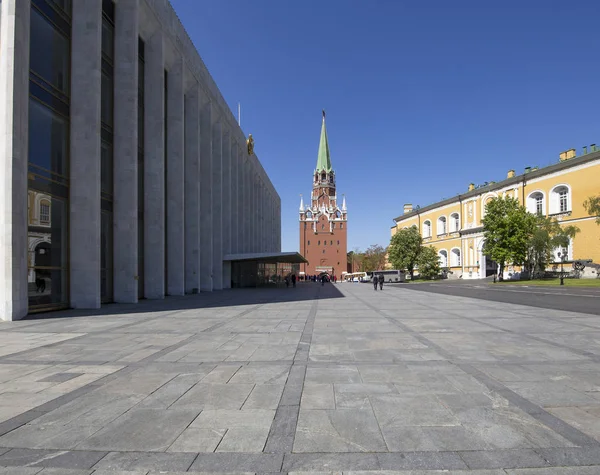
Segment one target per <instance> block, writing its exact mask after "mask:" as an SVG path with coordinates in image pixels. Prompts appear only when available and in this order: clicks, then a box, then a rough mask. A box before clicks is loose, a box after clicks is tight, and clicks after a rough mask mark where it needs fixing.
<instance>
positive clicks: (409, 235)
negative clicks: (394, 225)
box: [388, 226, 423, 279]
mask: <svg viewBox="0 0 600 475" xmlns="http://www.w3.org/2000/svg"><path fill="white" fill-rule="evenodd" d="M422 242H423V240H422V238H421V234H420V233H419V230H418V229H417V228H416V227H414V226H413V227H410V228H407V229H400V230H399V231H398V232H397V233H396V234H394V235H393V236H392V239H391V241H390V246H389V247H388V259H389V261H390V262H391V264H392V267H393V268H394V269H398V270H406V271H408V273H409V274H410V278H411V279H412V278H413V276H414V272H415V266H416V265H417V259H418V257H419V254H420V253H421V249H422V247H423V246H422Z"/></svg>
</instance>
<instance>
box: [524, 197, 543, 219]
mask: <svg viewBox="0 0 600 475" xmlns="http://www.w3.org/2000/svg"><path fill="white" fill-rule="evenodd" d="M545 201H546V199H545V196H544V193H543V192H541V191H534V192H533V193H531V194H530V195H529V196H528V197H527V211H529V212H530V213H532V214H537V215H540V216H543V215H545V214H546V204H545Z"/></svg>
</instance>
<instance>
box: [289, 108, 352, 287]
mask: <svg viewBox="0 0 600 475" xmlns="http://www.w3.org/2000/svg"><path fill="white" fill-rule="evenodd" d="M299 219H300V254H302V255H303V256H304V257H305V258H306V260H307V261H308V264H306V263H304V264H301V272H304V273H305V274H306V275H320V274H328V275H330V276H334V275H335V276H341V274H342V272H345V271H346V262H347V256H346V254H347V247H348V240H347V236H348V226H347V225H348V212H347V209H346V198H345V197H342V205H341V207H340V206H338V199H337V191H336V184H335V171H334V170H333V168H332V167H331V156H330V153H329V142H328V139H327V129H326V127H325V112H323V123H322V125H321V138H320V141H319V154H318V158H317V167H316V168H315V171H314V173H313V177H312V193H311V197H310V205H307V206H305V205H304V200H303V198H300V210H299Z"/></svg>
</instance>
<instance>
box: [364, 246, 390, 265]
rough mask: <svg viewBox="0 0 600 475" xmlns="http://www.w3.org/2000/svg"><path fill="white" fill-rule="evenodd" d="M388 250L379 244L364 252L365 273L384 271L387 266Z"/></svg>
mask: <svg viewBox="0 0 600 475" xmlns="http://www.w3.org/2000/svg"><path fill="white" fill-rule="evenodd" d="M386 252H387V250H386V248H385V247H383V246H380V245H379V244H373V245H371V246H369V247H368V248H367V250H366V251H365V252H364V258H363V261H364V266H365V271H372V270H382V269H383V266H384V265H385V254H386Z"/></svg>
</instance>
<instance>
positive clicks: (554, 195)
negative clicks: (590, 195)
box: [549, 183, 573, 214]
mask: <svg viewBox="0 0 600 475" xmlns="http://www.w3.org/2000/svg"><path fill="white" fill-rule="evenodd" d="M563 187H564V188H566V189H567V210H566V211H561V210H560V198H559V194H558V191H557V189H558V188H563ZM572 209H573V195H572V192H571V187H570V186H569V185H567V184H566V183H560V184H558V185H555V186H553V187H552V191H550V212H549V214H561V213H570V212H571V211H572Z"/></svg>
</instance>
